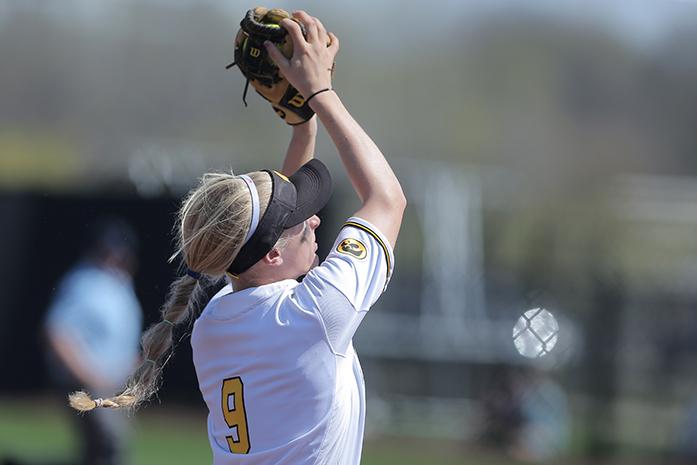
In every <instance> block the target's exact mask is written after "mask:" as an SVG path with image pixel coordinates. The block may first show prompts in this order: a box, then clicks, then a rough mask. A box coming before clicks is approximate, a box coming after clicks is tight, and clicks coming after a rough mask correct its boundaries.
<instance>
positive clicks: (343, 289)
mask: <svg viewBox="0 0 697 465" xmlns="http://www.w3.org/2000/svg"><path fill="white" fill-rule="evenodd" d="M393 269H394V255H393V252H392V247H391V246H390V244H389V243H388V242H387V240H386V239H385V237H384V236H383V234H382V233H381V232H380V231H379V230H378V229H377V228H375V227H374V226H373V225H371V224H370V223H369V222H367V221H365V220H363V219H361V218H357V217H351V218H349V219H348V220H347V221H346V222H345V223H344V225H343V226H342V228H341V230H340V231H339V235H338V236H337V238H336V240H335V241H334V245H333V246H332V249H331V251H330V253H329V255H328V256H327V259H326V260H325V261H324V262H323V263H322V264H320V265H319V266H317V267H315V268H313V269H312V270H310V272H309V273H308V274H307V275H306V276H305V278H304V279H303V281H302V283H301V284H300V285H299V286H298V287H297V288H296V289H295V298H296V299H298V303H299V304H300V305H302V306H303V307H313V308H315V309H316V310H317V312H318V314H319V316H320V319H321V320H322V323H323V324H324V326H325V331H326V333H327V337H328V339H329V343H330V345H331V346H332V348H333V349H334V351H335V352H336V353H339V354H341V353H344V352H345V350H346V349H347V348H348V345H349V344H350V341H351V338H352V337H353V335H354V333H355V332H356V330H357V329H358V326H359V325H360V322H361V321H362V319H363V317H364V316H365V313H366V312H367V311H368V310H369V309H370V307H371V306H372V305H373V304H374V303H375V302H376V301H377V299H378V297H380V295H381V294H382V293H383V292H384V291H385V289H386V288H387V284H388V283H389V281H390V278H391V277H392V271H393Z"/></svg>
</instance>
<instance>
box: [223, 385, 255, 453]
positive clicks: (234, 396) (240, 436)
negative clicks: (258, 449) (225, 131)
mask: <svg viewBox="0 0 697 465" xmlns="http://www.w3.org/2000/svg"><path fill="white" fill-rule="evenodd" d="M222 407H223V417H225V423H227V425H228V427H229V428H230V429H231V430H232V434H231V435H230V436H225V439H227V445H228V447H229V448H230V452H232V453H235V454H248V453H249V433H248V430H247V414H246V413H245V411H244V386H243V384H242V379H241V378H240V377H239V376H236V377H234V378H228V379H226V380H224V381H223V397H222Z"/></svg>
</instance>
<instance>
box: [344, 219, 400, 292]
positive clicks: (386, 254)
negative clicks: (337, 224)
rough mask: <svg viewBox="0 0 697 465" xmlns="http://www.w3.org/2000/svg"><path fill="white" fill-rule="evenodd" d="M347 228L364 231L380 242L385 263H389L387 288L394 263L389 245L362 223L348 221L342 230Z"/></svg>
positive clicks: (386, 280)
mask: <svg viewBox="0 0 697 465" xmlns="http://www.w3.org/2000/svg"><path fill="white" fill-rule="evenodd" d="M346 226H351V227H354V228H358V229H360V230H362V231H365V232H367V233H368V234H370V235H371V236H373V237H374V238H375V240H376V241H378V244H380V247H382V251H383V252H384V253H385V261H386V262H387V276H386V277H385V287H387V282H388V281H389V280H390V271H391V270H392V262H391V261H390V249H388V248H387V244H385V242H384V241H383V240H382V239H381V238H380V236H379V235H378V234H377V233H376V232H375V231H373V230H372V229H370V228H369V227H367V226H365V225H362V224H360V223H356V222H353V221H347V222H346V223H344V225H343V226H342V228H345V227H346Z"/></svg>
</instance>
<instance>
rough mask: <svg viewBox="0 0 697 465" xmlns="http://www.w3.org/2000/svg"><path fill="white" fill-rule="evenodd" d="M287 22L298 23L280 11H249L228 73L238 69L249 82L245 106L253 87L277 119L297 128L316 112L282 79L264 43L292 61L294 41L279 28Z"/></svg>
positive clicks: (243, 99)
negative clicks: (284, 20) (271, 108)
mask: <svg viewBox="0 0 697 465" xmlns="http://www.w3.org/2000/svg"><path fill="white" fill-rule="evenodd" d="M284 18H289V19H292V20H293V21H296V20H295V19H293V18H292V17H291V15H290V14H288V12H287V11H285V10H282V9H280V8H272V9H268V8H264V7H256V8H254V9H253V10H249V11H248V12H247V14H246V15H245V17H244V19H243V20H242V22H241V23H240V30H239V31H238V32H237V36H236V37H235V61H234V63H232V64H230V65H228V66H227V67H226V69H229V68H231V67H233V66H235V65H237V67H238V68H239V69H240V71H242V74H243V75H244V77H245V78H247V82H246V84H245V86H244V93H243V95H242V101H243V102H244V104H245V106H247V90H248V89H249V84H251V85H252V87H254V90H256V91H257V93H258V94H259V95H261V96H262V97H264V98H265V99H266V100H268V101H269V102H270V103H271V106H272V107H273V109H274V111H275V112H276V113H277V114H278V116H280V117H281V118H283V120H284V121H285V122H286V123H288V124H290V125H296V124H302V123H304V122H306V121H307V120H309V119H310V118H312V116H313V115H314V114H315V112H314V111H312V109H311V108H310V106H309V105H307V103H306V102H305V97H303V96H302V95H301V94H300V92H298V91H297V89H295V87H293V86H292V85H290V83H289V82H288V80H287V79H286V78H285V77H283V75H282V74H281V72H280V70H279V69H278V66H276V64H275V63H274V62H273V60H272V59H271V57H269V55H268V53H267V51H266V48H265V47H264V41H266V40H268V41H270V42H272V43H273V44H275V45H276V47H278V49H279V50H280V51H281V53H283V55H284V56H285V57H287V58H290V57H291V56H292V55H293V41H292V40H291V38H290V37H289V36H288V32H287V31H286V30H285V29H284V28H283V27H282V26H280V24H279V23H280V22H281V20H282V19H284ZM296 22H297V21H296ZM298 24H299V22H298ZM301 27H302V25H301ZM303 34H304V30H303Z"/></svg>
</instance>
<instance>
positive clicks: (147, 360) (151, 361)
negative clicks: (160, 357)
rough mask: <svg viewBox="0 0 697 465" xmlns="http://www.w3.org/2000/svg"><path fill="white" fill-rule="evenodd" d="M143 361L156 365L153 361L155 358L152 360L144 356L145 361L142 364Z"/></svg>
mask: <svg viewBox="0 0 697 465" xmlns="http://www.w3.org/2000/svg"><path fill="white" fill-rule="evenodd" d="M145 363H152V364H153V365H157V362H155V360H153V359H151V358H146V359H145V361H144V362H143V364H145Z"/></svg>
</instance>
